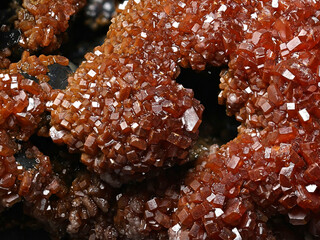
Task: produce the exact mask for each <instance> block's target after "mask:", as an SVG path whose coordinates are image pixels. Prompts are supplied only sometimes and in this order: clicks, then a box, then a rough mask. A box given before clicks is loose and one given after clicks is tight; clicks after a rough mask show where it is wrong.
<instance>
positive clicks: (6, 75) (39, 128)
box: [0, 52, 69, 141]
mask: <svg viewBox="0 0 320 240" xmlns="http://www.w3.org/2000/svg"><path fill="white" fill-rule="evenodd" d="M54 63H57V64H60V65H63V66H66V65H68V64H69V61H68V59H66V58H64V57H62V56H44V55H41V56H39V57H36V56H30V55H29V53H28V52H24V53H23V56H22V58H21V60H20V61H19V62H18V63H12V64H11V65H10V66H9V68H8V69H4V70H1V71H0V129H4V130H6V131H7V132H8V133H9V135H10V136H11V137H14V138H16V139H17V140H23V141H26V140H28V139H29V137H30V136H31V135H32V134H34V133H35V132H38V134H39V135H48V129H47V123H48V119H46V117H45V114H46V113H45V110H46V102H47V100H48V99H49V97H50V95H51V92H52V88H51V86H50V85H49V84H48V81H50V77H49V76H48V74H47V73H48V72H49V68H48V66H50V65H52V64H54Z"/></svg>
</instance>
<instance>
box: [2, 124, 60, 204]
mask: <svg viewBox="0 0 320 240" xmlns="http://www.w3.org/2000/svg"><path fill="white" fill-rule="evenodd" d="M0 137H1V138H0V149H1V151H0V160H1V161H0V166H1V173H0V187H1V191H0V206H1V207H2V208H8V207H11V206H12V205H13V204H15V203H17V202H19V201H20V200H21V199H22V198H24V200H25V201H27V202H30V203H31V202H36V201H37V199H39V198H48V197H50V196H51V195H52V194H58V195H59V194H61V195H62V194H63V192H64V191H65V190H64V186H63V185H62V184H61V180H60V179H59V178H58V177H57V176H55V175H54V174H53V172H52V166H51V163H50V160H49V158H48V157H47V156H44V155H43V154H42V153H41V152H40V151H39V150H38V149H37V148H36V147H32V146H31V145H29V144H24V146H21V145H20V144H16V143H15V142H13V141H12V139H11V138H10V137H9V135H8V134H7V133H6V132H5V131H4V130H0ZM22 149H23V150H22ZM19 151H25V152H24V153H23V154H25V156H26V157H25V158H23V159H22V160H21V159H19V158H18V157H17V156H16V154H17V153H19ZM14 154H15V155H14ZM22 161H23V162H22ZM27 161H34V164H33V165H32V166H28V167H25V166H26V164H27V163H26V162H27Z"/></svg>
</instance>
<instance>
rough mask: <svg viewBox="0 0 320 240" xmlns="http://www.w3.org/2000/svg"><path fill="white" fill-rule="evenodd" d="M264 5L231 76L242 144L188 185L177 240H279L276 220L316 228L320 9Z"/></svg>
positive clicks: (209, 162) (230, 101)
mask: <svg viewBox="0 0 320 240" xmlns="http://www.w3.org/2000/svg"><path fill="white" fill-rule="evenodd" d="M255 2H256V7H257V8H256V12H255V13H254V14H252V15H251V19H250V21H248V22H247V23H246V24H247V25H246V27H245V28H246V29H247V30H245V34H243V36H244V38H243V41H242V42H240V43H239V44H237V46H236V49H235V51H234V52H233V53H231V54H230V62H229V70H228V71H225V72H223V73H222V74H221V85H220V87H221V89H222V92H221V94H220V95H219V100H220V102H221V103H226V105H227V112H228V114H230V115H233V114H235V115H236V118H237V120H239V121H240V122H241V123H242V125H241V127H240V128H239V135H238V137H237V138H236V139H234V140H233V141H231V142H229V143H227V144H226V145H224V146H222V147H221V148H220V149H215V150H214V151H212V153H211V154H210V155H209V157H206V158H203V159H202V161H200V163H199V164H198V165H197V166H196V168H195V169H194V170H193V172H192V173H190V175H189V176H188V177H187V179H186V186H185V187H184V188H183V189H182V191H181V194H182V196H181V198H180V200H179V207H178V210H177V212H176V213H175V216H174V218H175V221H176V225H174V226H173V227H172V228H171V229H170V230H169V233H170V238H171V239H177V238H179V237H180V238H183V239H184V238H186V239H187V238H188V239H235V238H239V237H241V238H242V239H273V238H274V236H273V235H272V233H271V231H270V229H268V227H267V221H268V219H269V218H270V217H272V216H274V215H275V214H279V213H280V214H284V215H287V217H288V219H289V222H290V223H291V224H293V225H306V224H308V222H309V220H310V219H313V216H314V214H316V213H318V211H319V207H320V192H319V190H318V188H319V186H320V185H319V184H320V182H319V178H318V170H319V169H320V168H319V166H318V164H319V156H320V152H319V148H318V145H319V142H320V139H319V134H318V131H319V130H318V129H319V116H320V115H319V114H318V108H319V106H318V103H319V96H320V95H319V85H318V83H319V81H320V75H319V69H320V68H319V65H320V62H319V58H318V57H317V56H318V55H319V50H318V48H319V34H320V32H319V29H320V28H319V27H320V25H319V20H320V18H319V16H320V14H319V13H320V11H319V10H320V4H319V3H318V2H312V3H311V2H296V1H279V2H278V1H277V3H275V1H272V2H271V1H270V2H268V3H267V2H264V3H263V4H262V1H255ZM251 4H252V3H251ZM262 6H263V8H262ZM226 7H227V8H228V7H229V6H226ZM213 24H214V21H213ZM200 25H201V24H200ZM318 168H319V169H318ZM316 224H317V220H315V221H312V224H311V225H312V227H311V228H313V233H314V234H316V235H317V234H318V232H317V231H318V230H317V227H316V226H317V225H316Z"/></svg>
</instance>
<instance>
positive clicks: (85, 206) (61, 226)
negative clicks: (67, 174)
mask: <svg viewBox="0 0 320 240" xmlns="http://www.w3.org/2000/svg"><path fill="white" fill-rule="evenodd" d="M59 194H60V193H58V192H57V193H56V198H41V199H38V200H37V201H36V202H30V201H29V202H26V203H25V212H26V213H27V214H28V215H30V216H33V217H35V218H36V219H37V220H39V221H40V222H41V223H42V224H44V226H45V227H46V229H47V230H48V231H49V232H50V233H51V234H52V236H53V237H56V238H62V237H63V236H64V235H65V234H66V233H67V234H68V235H69V236H70V237H71V238H72V239H117V237H118V232H117V231H116V230H115V228H114V227H113V225H112V217H111V216H110V214H111V212H110V211H109V210H110V205H111V204H112V198H113V195H114V194H113V190H112V188H110V187H109V186H108V185H107V184H106V183H104V182H102V181H101V180H100V179H99V178H98V177H97V176H94V175H92V174H89V173H86V172H84V173H79V174H78V177H77V178H75V179H74V181H73V182H72V185H71V187H70V188H69V189H67V191H65V192H64V194H63V195H62V194H60V195H59Z"/></svg>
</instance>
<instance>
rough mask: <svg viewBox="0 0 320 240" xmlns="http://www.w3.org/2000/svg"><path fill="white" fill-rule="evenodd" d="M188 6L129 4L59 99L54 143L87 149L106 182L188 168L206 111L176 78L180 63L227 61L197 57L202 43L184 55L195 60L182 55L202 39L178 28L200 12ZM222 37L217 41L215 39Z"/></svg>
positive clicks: (54, 112) (54, 106)
mask: <svg viewBox="0 0 320 240" xmlns="http://www.w3.org/2000/svg"><path fill="white" fill-rule="evenodd" d="M195 3H196V5H197V4H198V3H197V2H195ZM206 3H207V5H210V3H209V2H206ZM181 4H182V5H183V6H184V7H181V6H179V5H177V4H176V2H173V1H172V2H170V1H166V2H165V4H164V3H159V2H156V1H143V2H140V3H139V4H137V3H135V2H134V1H129V3H128V5H127V6H129V7H127V8H126V10H124V11H123V12H122V13H121V14H119V15H118V17H116V18H115V19H114V24H112V25H111V27H110V31H109V32H108V37H107V39H106V41H105V43H104V44H103V45H102V46H100V47H97V48H96V49H95V50H94V52H92V53H88V54H87V55H86V59H87V60H86V61H85V62H83V63H82V65H81V66H80V68H79V69H78V70H77V71H76V73H75V74H74V76H72V77H70V78H69V83H70V84H69V87H68V88H67V89H66V91H64V92H62V93H59V94H58V95H56V96H55V98H54V99H53V100H52V102H53V104H52V112H51V113H52V125H53V127H52V128H51V137H52V139H53V140H54V141H55V142H56V143H66V144H68V145H69V148H70V150H71V151H79V150H80V151H81V152H83V154H82V162H83V163H84V164H86V165H87V166H88V168H89V169H91V170H93V171H95V172H97V173H99V174H100V175H101V177H102V178H103V179H104V180H106V181H108V180H109V179H111V178H112V177H113V176H115V175H117V176H120V180H119V181H120V182H121V181H122V182H123V181H128V180H130V179H132V178H137V177H141V176H144V175H145V174H146V173H147V172H149V171H150V170H153V169H155V168H158V167H167V166H171V165H173V164H174V163H179V164H181V163H183V162H185V160H186V157H187V154H188V149H189V148H190V146H191V145H192V143H193V142H194V140H195V138H196V136H197V128H198V126H199V125H200V122H201V113H202V110H203V107H202V106H201V105H200V104H199V102H198V101H197V100H195V99H194V98H193V93H192V91H191V90H187V89H184V88H183V87H182V86H180V85H178V84H177V83H176V82H175V81H173V79H175V78H176V77H177V76H178V74H179V66H178V63H181V65H183V66H187V65H190V66H192V67H193V68H194V69H198V70H201V69H203V68H204V66H205V65H206V62H209V63H212V64H216V65H218V64H221V63H223V62H225V60H221V59H220V62H219V63H218V62H217V61H218V60H217V59H215V60H212V59H211V58H210V59H208V60H205V59H204V58H203V57H202V56H201V54H200V53H199V54H196V53H194V51H195V50H194V49H193V48H192V47H191V46H193V45H192V44H196V42H197V41H196V40H195V41H193V43H192V44H191V43H190V45H188V46H186V49H185V48H184V50H183V53H184V54H187V55H188V56H189V58H188V59H187V58H184V56H183V55H182V54H179V52H180V45H181V48H182V46H185V44H184V42H181V41H182V39H180V40H179V39H177V38H179V37H180V35H186V36H185V38H188V37H189V35H194V32H192V31H191V32H189V33H188V34H187V33H184V32H185V31H187V30H186V28H187V26H185V25H184V24H182V23H181V27H180V28H181V29H180V28H177V29H175V27H174V26H176V24H174V23H175V21H180V20H181V19H184V17H185V15H186V14H187V13H188V12H189V11H192V6H191V3H190V4H189V3H188V5H186V4H184V3H182V2H181ZM165 6H166V7H165ZM210 6H211V5H210ZM202 8H204V6H203V7H202ZM211 8H217V6H211ZM204 9H205V8H204ZM235 9H236V10H240V8H239V9H238V8H236V6H235ZM236 10H235V11H236ZM185 11H187V12H185ZM151 13H152V14H151ZM206 13H207V14H208V13H209V10H206V11H205V10H203V12H201V15H200V16H202V17H201V18H204V17H205V15H206ZM199 14H200V13H199ZM232 14H235V13H233V12H232ZM187 15H188V14H187ZM222 15H223V14H220V18H221V21H222V20H223V19H222V18H223V17H222ZM179 19H180V20H179ZM189 20H190V19H189ZM190 21H191V20H190ZM231 25H232V24H231ZM233 25H235V27H236V24H235V23H234V24H233ZM168 26H170V27H168ZM182 26H184V27H182ZM206 31H207V29H206V30H203V29H202V30H201V32H199V34H200V33H201V34H202V33H203V34H205V32H206ZM174 36H176V37H174ZM190 38H192V37H191V36H190ZM173 39H175V40H176V41H178V40H179V41H180V43H179V45H176V44H175V42H174V41H173ZM204 39H205V38H204ZM220 40H221V36H216V38H214V39H213V40H212V41H213V42H217V43H218V42H220ZM179 41H178V42H179ZM220 47H221V48H223V46H220ZM220 47H219V49H220ZM230 48H232V47H230ZM202 50H203V49H202ZM181 51H182V50H181ZM203 51H205V50H203ZM203 54H204V52H203ZM222 58H225V57H222ZM181 59H184V60H183V63H182V62H181ZM162 149H166V151H163V150H162ZM110 174H111V176H110ZM109 182H110V181H109Z"/></svg>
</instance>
